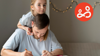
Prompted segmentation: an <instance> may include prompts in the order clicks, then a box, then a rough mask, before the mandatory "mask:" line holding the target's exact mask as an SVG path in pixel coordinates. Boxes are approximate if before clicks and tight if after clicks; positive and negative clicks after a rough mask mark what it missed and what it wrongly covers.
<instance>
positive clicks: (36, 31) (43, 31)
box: [32, 26, 48, 39]
mask: <svg viewBox="0 0 100 56" xmlns="http://www.w3.org/2000/svg"><path fill="white" fill-rule="evenodd" d="M47 29H48V26H46V27H45V28H43V29H38V28H37V27H36V26H34V27H32V31H33V35H34V37H35V38H36V39H40V38H43V37H44V35H45V34H46V32H47Z"/></svg>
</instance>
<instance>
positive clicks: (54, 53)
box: [51, 49, 63, 56]
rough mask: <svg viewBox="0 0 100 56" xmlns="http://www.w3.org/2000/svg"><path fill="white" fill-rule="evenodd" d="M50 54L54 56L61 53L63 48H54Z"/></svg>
mask: <svg viewBox="0 0 100 56" xmlns="http://www.w3.org/2000/svg"><path fill="white" fill-rule="evenodd" d="M51 54H52V55H53V56H56V55H63V50H62V49H56V50H54V51H52V52H51Z"/></svg>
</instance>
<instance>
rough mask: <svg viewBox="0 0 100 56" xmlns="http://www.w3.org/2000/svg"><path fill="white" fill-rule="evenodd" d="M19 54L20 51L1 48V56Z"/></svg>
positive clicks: (18, 55) (17, 55)
mask: <svg viewBox="0 0 100 56" xmlns="http://www.w3.org/2000/svg"><path fill="white" fill-rule="evenodd" d="M20 55H21V52H14V51H12V50H8V49H2V50H1V56H20Z"/></svg>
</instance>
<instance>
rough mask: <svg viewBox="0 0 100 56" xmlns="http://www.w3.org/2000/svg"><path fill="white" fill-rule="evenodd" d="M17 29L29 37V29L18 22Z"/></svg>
mask: <svg viewBox="0 0 100 56" xmlns="http://www.w3.org/2000/svg"><path fill="white" fill-rule="evenodd" d="M17 27H18V28H20V29H23V30H25V31H26V32H27V34H28V35H31V29H30V28H29V27H26V26H23V25H21V24H20V22H18V24H17Z"/></svg>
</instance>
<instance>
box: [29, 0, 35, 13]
mask: <svg viewBox="0 0 100 56" xmlns="http://www.w3.org/2000/svg"><path fill="white" fill-rule="evenodd" d="M35 1H36V0H31V4H30V10H31V12H32V14H33V11H32V9H31V6H32V5H34V3H35Z"/></svg>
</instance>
